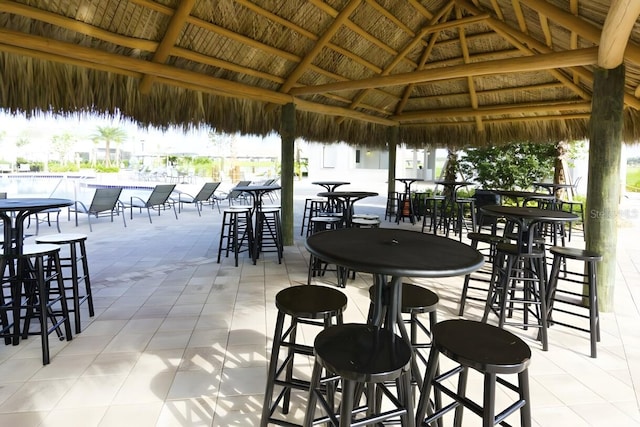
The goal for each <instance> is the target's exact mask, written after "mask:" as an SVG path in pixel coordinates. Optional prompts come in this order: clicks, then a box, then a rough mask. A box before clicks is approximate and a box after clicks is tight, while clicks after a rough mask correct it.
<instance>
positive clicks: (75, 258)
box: [36, 233, 94, 334]
mask: <svg viewBox="0 0 640 427" xmlns="http://www.w3.org/2000/svg"><path fill="white" fill-rule="evenodd" d="M86 240H87V235H86V234H79V233H68V234H67V233H65V234H54V235H48V236H42V237H38V238H37V239H36V243H38V244H43V243H49V244H55V245H58V246H61V247H63V246H65V245H66V246H67V247H68V249H69V250H68V253H67V254H65V255H62V254H61V255H60V267H61V269H62V280H63V281H64V282H65V291H71V296H67V299H70V300H71V301H72V303H73V308H71V309H69V311H70V312H73V314H74V322H75V326H76V327H75V331H76V334H79V333H80V332H82V328H81V325H80V304H82V303H84V302H86V303H87V307H88V308H89V317H93V316H94V310H93V296H92V293H91V278H90V277H89V263H88V261H87V249H86V247H85V241H86ZM81 283H83V284H84V295H80V284H81Z"/></svg>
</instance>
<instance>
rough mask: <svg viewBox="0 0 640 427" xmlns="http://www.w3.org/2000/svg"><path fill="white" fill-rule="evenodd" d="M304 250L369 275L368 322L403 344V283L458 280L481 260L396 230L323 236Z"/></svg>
mask: <svg viewBox="0 0 640 427" xmlns="http://www.w3.org/2000/svg"><path fill="white" fill-rule="evenodd" d="M305 246H306V248H307V250H308V251H309V252H310V253H311V254H313V255H314V256H315V257H317V258H319V259H322V260H324V261H327V262H330V263H332V264H336V265H339V266H341V267H345V268H348V269H350V270H353V271H358V272H363V273H371V274H373V278H374V286H375V288H374V289H375V291H374V292H375V298H374V301H376V304H375V306H374V309H373V311H372V315H371V318H370V319H369V321H370V322H371V323H373V324H375V325H379V326H382V327H385V328H388V329H390V330H392V331H394V332H395V330H396V328H397V329H398V330H399V331H400V335H401V336H402V337H403V338H404V339H405V340H406V341H407V342H410V339H409V336H408V334H407V331H406V329H405V327H404V324H403V322H402V319H401V318H400V310H401V302H402V278H403V277H451V276H463V275H465V274H467V273H471V272H473V271H476V270H478V269H479V268H480V267H482V265H483V264H484V257H483V256H482V254H481V253H480V252H479V251H477V250H476V249H474V248H472V247H471V246H469V245H466V244H464V243H460V242H458V241H456V240H453V239H449V238H446V237H442V236H435V235H433V234H424V233H419V232H415V231H408V230H400V229H390V228H371V229H366V228H343V229H339V230H332V231H324V232H321V233H316V234H314V235H312V236H310V237H309V238H307V240H306V242H305ZM386 287H390V289H389V299H388V301H385V298H382V295H383V292H384V290H385V288H386ZM385 304H387V305H386V306H385ZM383 313H386V314H385V316H384V318H383ZM416 370H417V365H416V364H412V372H413V376H414V379H415V380H416V381H418V383H420V382H421V381H422V378H421V376H420V375H419V374H418V372H417V371H416Z"/></svg>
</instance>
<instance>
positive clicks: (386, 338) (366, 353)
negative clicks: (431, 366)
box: [314, 323, 411, 382]
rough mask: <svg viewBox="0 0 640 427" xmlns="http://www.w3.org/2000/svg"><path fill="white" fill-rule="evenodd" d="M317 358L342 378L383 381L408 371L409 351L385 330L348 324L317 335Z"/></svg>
mask: <svg viewBox="0 0 640 427" xmlns="http://www.w3.org/2000/svg"><path fill="white" fill-rule="evenodd" d="M314 348H315V353H316V359H319V360H320V361H321V363H322V364H323V365H324V366H325V368H326V369H327V370H328V371H329V372H332V373H335V374H337V375H339V376H340V377H342V378H345V379H348V380H351V381H357V382H385V381H390V380H393V379H396V378H397V377H398V376H399V375H400V371H401V370H405V371H406V370H408V369H409V364H410V362H411V348H410V347H409V345H408V344H407V343H406V342H405V341H404V340H403V339H402V338H401V337H399V336H397V335H395V334H393V333H392V332H391V331H390V330H388V329H383V328H378V327H376V326H372V325H365V324H357V323H348V324H344V325H338V326H332V327H331V328H328V329H325V330H324V331H322V332H320V333H319V334H318V336H317V337H316V340H315V342H314Z"/></svg>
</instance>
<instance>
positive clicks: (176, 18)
mask: <svg viewBox="0 0 640 427" xmlns="http://www.w3.org/2000/svg"><path fill="white" fill-rule="evenodd" d="M194 4H195V0H181V1H180V3H179V4H178V8H177V9H176V11H175V13H174V14H173V16H172V17H171V21H169V26H168V27H167V31H166V32H165V33H164V37H163V38H162V41H161V42H160V44H159V45H158V48H157V49H156V51H155V53H154V54H153V59H152V61H153V62H157V63H164V62H165V61H166V60H167V58H168V57H169V54H170V53H171V50H172V48H173V46H174V45H175V43H176V40H177V39H178V36H179V35H180V32H181V31H182V28H183V27H184V24H185V20H186V18H187V16H189V14H190V13H191V9H193V5H194ZM153 80H154V78H153V76H144V77H143V78H142V81H141V82H140V86H139V88H138V89H139V90H140V92H141V93H148V92H149V90H150V89H151V85H152V84H153Z"/></svg>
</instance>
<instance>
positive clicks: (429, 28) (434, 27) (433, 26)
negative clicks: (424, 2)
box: [349, 15, 488, 108]
mask: <svg viewBox="0 0 640 427" xmlns="http://www.w3.org/2000/svg"><path fill="white" fill-rule="evenodd" d="M439 17H440V15H436V16H435V17H434V18H433V19H432V20H431V21H430V22H429V23H428V24H427V25H425V26H424V27H423V28H422V29H421V30H420V31H419V32H418V34H416V35H415V37H414V38H413V39H412V40H411V41H410V42H409V43H408V44H407V45H406V46H405V47H404V49H402V52H400V53H399V54H398V56H396V57H395V58H394V59H393V61H391V63H390V64H389V65H387V66H386V67H385V69H384V70H383V71H382V72H381V73H380V75H381V76H387V75H389V74H391V72H392V71H393V70H394V69H395V68H396V67H397V66H398V64H400V62H401V61H402V59H403V58H405V57H406V56H407V55H408V54H409V53H410V52H411V51H412V50H413V48H414V47H415V46H416V45H417V44H418V43H420V41H422V39H423V37H425V36H426V35H427V34H430V33H432V32H435V31H441V30H442V29H444V28H450V27H452V26H453V25H449V24H450V23H445V24H446V25H445V24H440V25H439V24H437V22H438V21H437V20H438V19H439ZM485 18H488V16H485ZM461 20H462V19H461ZM471 22H477V20H476V19H473V20H472V21H471ZM469 23H470V22H468V21H466V20H465V21H464V22H463V23H461V25H468V24H469ZM443 25H444V26H443ZM370 90H371V89H364V90H362V91H361V92H360V93H359V94H358V95H356V97H355V98H354V100H353V102H352V103H351V105H350V106H349V108H356V107H357V106H358V105H359V104H360V103H361V102H362V100H363V99H364V97H365V96H366V95H367V93H369V91H370Z"/></svg>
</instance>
